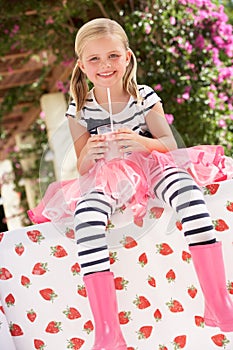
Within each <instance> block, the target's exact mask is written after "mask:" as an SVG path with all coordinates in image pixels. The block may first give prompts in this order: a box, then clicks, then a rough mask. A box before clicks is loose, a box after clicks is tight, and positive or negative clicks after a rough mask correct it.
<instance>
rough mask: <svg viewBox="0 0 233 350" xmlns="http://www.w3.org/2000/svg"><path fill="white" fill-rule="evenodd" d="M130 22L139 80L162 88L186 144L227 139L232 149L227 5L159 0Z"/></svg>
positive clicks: (232, 52)
mask: <svg viewBox="0 0 233 350" xmlns="http://www.w3.org/2000/svg"><path fill="white" fill-rule="evenodd" d="M125 23H126V28H127V31H128V33H129V34H130V36H131V43H132V45H133V49H134V50H135V51H136V54H137V56H138V58H139V59H138V61H139V67H140V71H141V76H142V77H141V78H140V81H145V80H146V82H147V83H148V84H149V85H151V86H154V87H155V90H157V91H158V94H159V95H160V96H161V97H162V100H163V102H164V105H165V110H166V112H167V113H169V114H173V115H174V126H175V127H176V129H177V130H178V132H179V133H180V134H181V135H182V138H183V141H184V142H185V144H186V145H188V146H190V145H195V144H203V143H204V144H207V143H209V144H222V145H224V146H225V148H226V153H228V154H229V155H232V149H231V147H232V144H233V89H232V84H233V67H232V57H233V33H232V26H231V25H229V24H228V23H227V17H226V15H225V13H224V9H223V7H222V6H219V7H217V6H216V5H214V4H213V3H212V2H211V1H209V0H178V1H175V0H173V1H171V0H163V1H156V2H153V3H151V4H150V6H148V7H147V8H146V9H144V11H135V12H133V13H132V14H130V15H129V16H128V17H127V18H125ZM145 76H146V79H145Z"/></svg>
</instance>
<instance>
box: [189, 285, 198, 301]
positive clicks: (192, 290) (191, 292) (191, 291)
mask: <svg viewBox="0 0 233 350" xmlns="http://www.w3.org/2000/svg"><path fill="white" fill-rule="evenodd" d="M188 294H189V295H190V297H191V298H193V299H194V298H195V296H196V295H197V288H196V287H195V286H194V285H193V284H192V285H191V286H190V287H188Z"/></svg>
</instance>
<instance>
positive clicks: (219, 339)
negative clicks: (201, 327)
mask: <svg viewBox="0 0 233 350" xmlns="http://www.w3.org/2000/svg"><path fill="white" fill-rule="evenodd" d="M211 339H212V341H213V342H214V344H216V345H217V346H219V347H222V348H224V349H225V347H226V344H228V343H230V341H229V340H228V339H227V337H226V336H225V335H224V334H221V333H220V334H216V335H213V336H212V337H211Z"/></svg>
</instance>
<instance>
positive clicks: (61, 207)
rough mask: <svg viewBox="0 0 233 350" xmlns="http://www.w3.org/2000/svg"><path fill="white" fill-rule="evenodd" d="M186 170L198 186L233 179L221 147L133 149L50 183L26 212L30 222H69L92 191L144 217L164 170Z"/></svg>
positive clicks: (231, 162)
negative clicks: (89, 168) (37, 203)
mask: <svg viewBox="0 0 233 350" xmlns="http://www.w3.org/2000/svg"><path fill="white" fill-rule="evenodd" d="M168 166H174V167H176V168H179V169H183V170H186V171H187V172H189V174H190V175H191V176H192V177H193V178H194V180H195V181H196V183H197V184H198V185H199V186H206V185H208V184H211V183H213V182H219V181H224V180H227V179H231V178H233V159H232V158H230V157H226V156H225V155H224V150H223V147H221V146H209V145H206V146H194V147H190V148H183V149H177V150H174V151H170V152H167V153H160V152H157V151H153V152H151V153H146V152H133V153H131V154H129V155H127V156H126V157H125V158H124V159H121V158H116V159H112V160H110V161H105V160H100V161H98V162H97V163H96V164H95V166H94V167H93V168H92V169H91V170H90V171H89V172H88V173H87V174H85V175H83V176H80V177H78V178H76V179H72V180H66V181H57V182H53V183H51V184H50V185H49V187H48V189H47V191H46V193H45V195H44V197H43V198H42V200H41V202H40V203H39V205H38V206H37V207H36V208H34V209H31V210H29V211H28V216H29V218H30V220H31V221H32V222H33V223H43V222H46V221H52V222H57V223H58V222H62V221H63V222H66V221H67V222H71V221H72V220H73V214H74V211H75V207H76V205H77V202H78V201H79V200H81V199H82V198H83V196H84V195H86V194H88V193H90V192H92V191H93V190H100V191H103V192H104V193H105V194H106V195H108V196H111V197H112V198H114V199H115V200H116V203H117V207H119V208H120V207H122V206H123V205H124V206H130V208H131V209H132V212H133V215H134V217H143V216H144V215H145V213H146V208H147V202H148V199H149V198H153V197H154V196H155V195H154V191H153V189H154V186H155V185H156V182H157V181H158V180H159V179H160V177H161V176H162V172H163V169H165V168H166V167H168Z"/></svg>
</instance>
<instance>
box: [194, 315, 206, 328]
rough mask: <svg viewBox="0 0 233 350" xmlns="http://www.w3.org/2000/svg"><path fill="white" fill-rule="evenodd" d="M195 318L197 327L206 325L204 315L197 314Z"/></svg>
mask: <svg viewBox="0 0 233 350" xmlns="http://www.w3.org/2000/svg"><path fill="white" fill-rule="evenodd" d="M194 319H195V324H196V326H197V327H201V328H204V327H205V320H204V317H202V316H195V317H194Z"/></svg>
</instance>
